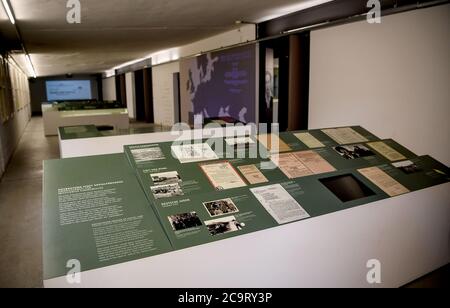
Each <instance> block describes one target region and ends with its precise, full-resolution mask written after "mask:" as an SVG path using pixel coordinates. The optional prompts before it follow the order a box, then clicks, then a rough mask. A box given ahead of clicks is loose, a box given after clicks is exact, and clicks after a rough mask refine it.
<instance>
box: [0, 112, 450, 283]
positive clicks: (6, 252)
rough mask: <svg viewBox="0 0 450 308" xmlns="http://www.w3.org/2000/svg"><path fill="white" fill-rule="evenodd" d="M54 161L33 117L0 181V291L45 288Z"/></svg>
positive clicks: (444, 276) (442, 274) (50, 143)
mask: <svg viewBox="0 0 450 308" xmlns="http://www.w3.org/2000/svg"><path fill="white" fill-rule="evenodd" d="M133 126H140V127H142V124H139V123H134V124H133ZM55 158H59V148H58V139H57V137H50V138H46V137H44V132H43V126H42V119H41V118H39V117H33V118H32V120H31V121H30V123H29V124H28V126H27V128H26V130H25V133H24V134H23V136H22V139H21V140H20V143H19V145H18V147H17V149H16V152H15V154H14V155H13V157H12V159H11V162H10V164H9V166H8V168H7V170H6V172H5V174H4V176H3V178H2V179H1V181H0V287H42V174H43V171H42V161H43V160H47V159H55ZM449 278H450V275H449V267H448V266H447V267H445V268H443V269H440V270H438V271H436V272H434V273H432V274H430V275H427V276H425V277H424V278H422V279H419V280H417V281H415V282H413V283H411V284H410V285H408V286H407V287H442V286H448V285H449V284H448V283H449Z"/></svg>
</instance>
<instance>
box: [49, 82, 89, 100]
mask: <svg viewBox="0 0 450 308" xmlns="http://www.w3.org/2000/svg"><path fill="white" fill-rule="evenodd" d="M45 84H46V89H47V100H48V101H67V100H83V99H92V92H91V81H90V80H56V81H46V83H45Z"/></svg>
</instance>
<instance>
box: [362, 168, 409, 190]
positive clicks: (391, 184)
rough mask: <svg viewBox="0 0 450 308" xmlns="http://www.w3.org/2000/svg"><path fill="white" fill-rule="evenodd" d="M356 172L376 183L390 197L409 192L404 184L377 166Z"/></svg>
mask: <svg viewBox="0 0 450 308" xmlns="http://www.w3.org/2000/svg"><path fill="white" fill-rule="evenodd" d="M358 172H359V173H361V174H362V175H364V176H365V177H366V178H368V179H369V180H370V181H371V182H372V183H374V184H375V185H377V186H378V187H379V188H380V189H381V190H382V191H384V192H385V193H387V194H388V195H389V196H391V197H395V196H398V195H403V194H406V193H408V192H409V190H408V189H407V188H406V187H405V186H403V185H402V184H400V183H399V182H397V181H396V180H395V179H393V178H392V177H391V176H389V175H388V174H387V173H386V172H384V171H383V170H381V169H380V168H378V167H371V168H365V169H360V170H358Z"/></svg>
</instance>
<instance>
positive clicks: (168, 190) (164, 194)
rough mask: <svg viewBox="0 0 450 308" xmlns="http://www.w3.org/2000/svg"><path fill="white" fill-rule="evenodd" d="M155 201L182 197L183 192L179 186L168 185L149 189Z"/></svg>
mask: <svg viewBox="0 0 450 308" xmlns="http://www.w3.org/2000/svg"><path fill="white" fill-rule="evenodd" d="M150 189H151V191H152V193H153V196H154V197H155V199H162V198H170V197H175V196H183V195H184V193H183V190H182V189H181V186H180V184H178V183H176V184H168V185H159V186H152V187H150Z"/></svg>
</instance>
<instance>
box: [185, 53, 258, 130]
mask: <svg viewBox="0 0 450 308" xmlns="http://www.w3.org/2000/svg"><path fill="white" fill-rule="evenodd" d="M255 65H256V63H255V47H254V46H253V45H252V46H245V47H239V48H233V49H229V50H225V51H220V52H215V53H208V54H205V55H202V56H199V57H196V58H192V59H187V60H184V61H183V62H182V63H181V89H180V90H181V101H182V110H181V112H182V120H183V121H184V122H189V123H192V122H193V118H194V117H199V116H201V117H202V118H203V119H210V118H217V117H220V118H225V117H226V118H233V119H235V120H237V121H240V122H243V123H249V122H255V97H256V95H255Z"/></svg>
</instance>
